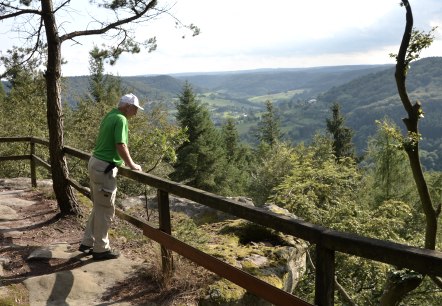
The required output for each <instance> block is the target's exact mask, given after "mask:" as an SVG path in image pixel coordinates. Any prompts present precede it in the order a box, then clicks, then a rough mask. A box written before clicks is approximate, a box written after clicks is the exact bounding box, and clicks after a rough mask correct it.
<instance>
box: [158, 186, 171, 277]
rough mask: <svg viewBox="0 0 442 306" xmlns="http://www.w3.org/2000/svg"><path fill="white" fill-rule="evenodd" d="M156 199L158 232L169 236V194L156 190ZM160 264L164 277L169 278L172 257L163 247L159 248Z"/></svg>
mask: <svg viewBox="0 0 442 306" xmlns="http://www.w3.org/2000/svg"><path fill="white" fill-rule="evenodd" d="M157 197H158V217H159V226H160V230H161V231H163V232H165V233H166V234H169V235H171V234H172V227H171V224H170V209H169V193H168V192H166V191H163V190H160V189H158V191H157ZM161 263H162V267H163V274H164V276H165V277H166V278H169V277H170V276H171V275H172V272H173V257H172V252H171V251H170V250H168V249H166V248H165V247H163V246H161Z"/></svg>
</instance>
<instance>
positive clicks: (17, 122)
mask: <svg viewBox="0 0 442 306" xmlns="http://www.w3.org/2000/svg"><path fill="white" fill-rule="evenodd" d="M23 52H26V51H25V50H23V49H14V50H10V51H8V56H4V57H1V59H0V60H1V61H2V62H3V64H4V65H5V67H6V68H7V71H8V72H9V73H8V74H7V79H8V81H9V84H10V85H11V88H10V90H9V92H8V94H7V95H4V96H3V97H2V98H0V136H3V137H11V136H35V137H42V138H47V136H48V132H47V121H46V116H47V115H46V86H45V81H44V77H43V75H42V73H41V72H40V71H38V65H39V62H36V61H33V62H29V63H28V65H27V66H26V68H23V67H22V66H20V65H19V62H20V60H22V59H23V57H24V56H25V55H24V53H23ZM29 153H30V148H29V144H23V143H22V144H20V143H16V144H3V145H2V146H1V147H0V155H4V156H11V155H28V154H29ZM40 156H41V157H43V158H46V157H47V156H48V154H47V152H45V151H43V152H42V155H40ZM0 173H1V174H2V175H4V176H11V177H17V176H29V174H28V173H29V164H28V163H18V162H14V163H12V162H11V163H5V164H4V166H2V168H1V170H0Z"/></svg>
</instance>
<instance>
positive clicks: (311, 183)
mask: <svg viewBox="0 0 442 306" xmlns="http://www.w3.org/2000/svg"><path fill="white" fill-rule="evenodd" d="M332 152H333V151H332V147H331V142H330V141H329V142H328V143H327V142H326V139H324V137H320V136H317V138H316V144H313V145H311V146H304V145H298V146H297V147H296V148H295V150H294V151H293V153H292V155H291V167H290V170H289V171H288V173H287V174H288V175H287V176H286V177H285V178H284V180H283V182H282V183H281V184H279V185H278V187H276V188H275V195H274V196H273V197H272V200H273V201H274V202H275V203H276V204H277V205H278V206H281V207H284V208H287V209H288V210H290V211H291V212H293V213H294V214H296V215H297V216H300V217H302V218H303V219H305V220H307V221H309V222H312V223H316V224H322V225H325V226H330V227H332V228H336V227H340V226H341V225H340V224H339V223H340V222H338V220H337V218H336V216H337V215H339V214H340V215H341V216H342V215H343V214H344V215H351V214H352V213H353V210H354V205H355V204H354V197H355V190H357V188H358V184H359V181H360V174H359V173H358V171H357V169H356V166H355V164H354V161H353V160H352V159H350V158H344V159H342V160H341V162H339V163H337V162H336V160H335V158H334V155H333V153H332ZM340 219H341V218H340ZM341 220H342V219H341Z"/></svg>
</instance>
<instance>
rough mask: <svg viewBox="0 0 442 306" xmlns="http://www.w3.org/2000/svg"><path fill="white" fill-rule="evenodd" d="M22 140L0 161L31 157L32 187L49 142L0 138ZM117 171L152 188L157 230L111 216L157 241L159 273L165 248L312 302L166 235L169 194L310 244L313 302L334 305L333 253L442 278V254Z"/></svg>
mask: <svg viewBox="0 0 442 306" xmlns="http://www.w3.org/2000/svg"><path fill="white" fill-rule="evenodd" d="M23 141H24V142H29V143H30V147H31V150H30V151H31V152H30V154H29V155H22V156H7V157H5V156H0V161H3V160H30V163H31V181H32V185H33V186H36V182H37V180H36V165H39V166H43V167H45V168H47V169H50V165H49V164H48V163H46V162H45V161H43V160H42V159H41V158H39V157H38V156H36V155H35V144H41V145H44V146H48V145H49V143H48V141H46V140H43V139H39V138H34V137H11V138H0V143H2V142H23ZM63 150H64V152H65V154H68V155H71V156H74V157H76V158H79V159H82V160H85V161H87V160H89V158H90V155H89V154H88V153H85V152H82V151H80V150H77V149H74V148H71V147H67V146H66V147H64V148H63ZM119 173H120V174H121V175H123V176H126V177H128V178H131V179H133V180H136V181H138V182H140V183H143V184H146V185H149V186H151V187H153V188H156V189H157V193H158V197H157V198H158V210H159V228H155V227H154V226H153V225H152V224H150V223H149V222H146V221H142V220H139V219H137V218H135V217H133V216H130V215H127V214H125V213H124V212H123V211H121V210H119V209H117V210H116V214H117V216H119V217H120V218H122V219H124V220H126V221H128V222H130V223H131V224H133V225H135V226H136V227H138V228H140V229H142V230H143V233H144V235H145V236H147V237H149V238H150V239H152V240H155V241H156V242H158V243H159V244H160V245H161V248H162V263H163V271H164V273H171V269H170V268H171V257H170V251H174V252H176V253H178V254H180V255H182V256H184V257H186V258H188V259H190V260H191V261H193V262H195V263H197V264H198V265H201V266H203V267H205V268H207V269H208V270H210V271H212V272H214V273H216V274H218V275H220V276H222V277H224V278H226V279H228V280H230V281H232V282H233V283H236V284H237V285H239V286H241V287H243V288H244V289H246V290H248V291H249V292H251V293H253V294H255V295H257V296H259V297H261V298H263V299H265V300H267V301H269V302H271V303H273V304H275V305H294V306H296V305H311V304H309V303H307V302H305V301H303V300H301V299H299V298H298V297H295V296H293V295H292V294H290V293H287V292H285V291H283V290H281V289H279V288H276V287H273V286H271V285H270V284H268V283H266V282H264V281H262V280H260V279H258V278H256V277H254V276H252V275H250V274H248V273H246V272H244V271H242V270H240V269H238V268H235V267H233V266H231V265H228V264H226V263H225V262H223V261H220V260H218V259H217V258H215V257H213V256H211V255H208V254H206V253H203V252H201V251H200V250H198V249H196V248H193V247H191V246H189V245H187V244H185V243H184V242H182V241H180V240H178V239H176V238H174V237H173V236H172V235H171V222H170V210H169V194H173V195H176V196H179V197H183V198H186V199H189V200H192V201H195V202H197V203H200V204H202V205H206V206H208V207H211V208H213V209H216V210H219V211H222V212H225V213H228V214H231V215H234V216H236V217H239V218H243V219H246V220H248V221H251V222H253V223H256V224H259V225H262V226H265V227H268V228H271V229H274V230H276V231H279V232H282V233H285V234H288V235H292V236H294V237H298V238H301V239H303V240H306V241H308V242H310V243H311V244H314V245H315V246H316V252H315V253H316V258H315V265H316V275H315V278H316V281H315V305H319V306H331V305H333V304H334V281H335V252H342V253H345V254H349V255H355V256H359V257H362V258H366V259H370V260H374V261H378V262H383V263H387V264H391V265H394V266H395V267H397V268H408V269H411V270H414V271H416V272H419V273H422V274H425V275H434V276H442V252H438V251H433V250H428V249H422V248H417V247H412V246H407V245H404V244H398V243H394V242H389V241H383V240H379V239H373V238H367V237H363V236H359V235H356V234H352V233H343V232H338V231H335V230H332V229H328V228H324V227H322V226H318V225H315V224H311V223H308V222H304V221H302V220H299V219H292V218H289V217H286V216H281V215H278V214H276V213H272V212H268V211H266V210H264V209H261V208H259V207H252V206H247V205H244V204H242V203H239V202H236V201H233V200H230V199H226V198H224V197H221V196H218V195H215V194H212V193H209V192H205V191H203V190H199V189H196V188H192V187H189V186H185V185H182V184H178V183H175V182H172V181H169V180H166V179H163V178H159V177H156V176H153V175H150V174H146V173H142V172H137V171H132V170H130V169H128V168H125V167H120V168H119ZM69 183H70V185H71V186H72V187H74V188H75V189H77V190H78V191H79V192H81V193H83V194H85V195H86V196H89V190H88V188H86V187H83V186H81V185H80V184H78V183H77V182H75V181H74V180H73V179H69Z"/></svg>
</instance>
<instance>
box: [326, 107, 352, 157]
mask: <svg viewBox="0 0 442 306" xmlns="http://www.w3.org/2000/svg"><path fill="white" fill-rule="evenodd" d="M330 110H331V112H332V117H331V118H327V119H326V122H327V131H328V132H329V133H330V134H331V135H332V137H333V151H334V153H335V156H336V159H337V160H339V159H340V158H342V157H351V158H354V157H355V156H354V155H355V152H354V146H353V143H352V137H353V130H351V129H350V128H348V127H346V126H345V125H344V121H345V119H344V117H343V116H342V114H341V107H340V105H339V104H338V103H333V104H332V106H331V107H330Z"/></svg>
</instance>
